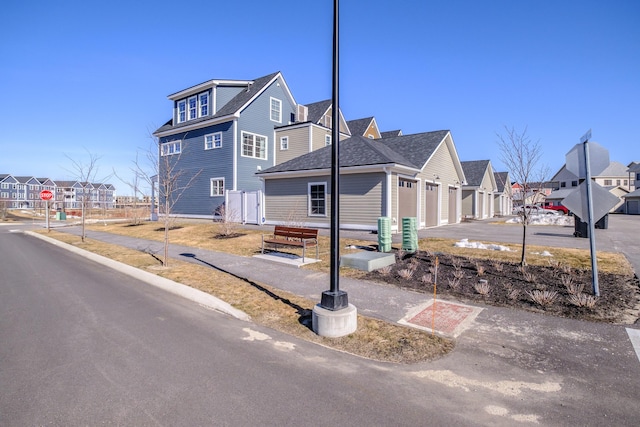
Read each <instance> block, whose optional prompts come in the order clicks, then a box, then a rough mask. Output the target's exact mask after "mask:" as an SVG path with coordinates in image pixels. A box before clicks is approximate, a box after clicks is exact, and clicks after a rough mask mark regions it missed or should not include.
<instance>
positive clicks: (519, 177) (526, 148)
mask: <svg viewBox="0 0 640 427" xmlns="http://www.w3.org/2000/svg"><path fill="white" fill-rule="evenodd" d="M496 135H497V137H498V141H497V143H498V146H499V147H500V160H501V161H502V162H503V163H504V165H505V166H506V167H507V168H508V169H509V173H510V175H511V178H512V179H513V180H514V181H515V182H516V183H518V184H519V185H520V186H521V193H520V194H521V199H520V200H521V202H522V209H520V210H518V215H520V218H521V220H522V221H521V222H522V255H521V257H520V265H522V266H525V265H527V258H526V246H527V226H528V225H529V223H530V221H531V215H532V213H533V212H532V210H533V209H532V207H531V206H533V205H535V204H536V203H539V202H542V198H543V197H544V196H543V194H544V193H543V187H544V182H545V181H546V179H547V177H546V176H547V175H548V170H549V169H548V167H546V166H544V165H539V162H540V159H541V157H542V149H541V147H540V144H539V141H532V140H531V138H529V136H528V135H527V128H526V127H525V129H524V130H523V131H522V132H518V131H516V130H515V129H514V128H508V127H506V126H505V133H504V134H500V133H496ZM514 202H515V200H514Z"/></svg>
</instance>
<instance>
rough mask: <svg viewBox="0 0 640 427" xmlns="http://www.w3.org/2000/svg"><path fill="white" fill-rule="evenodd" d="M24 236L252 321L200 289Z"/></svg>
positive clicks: (56, 241) (64, 246)
mask: <svg viewBox="0 0 640 427" xmlns="http://www.w3.org/2000/svg"><path fill="white" fill-rule="evenodd" d="M24 234H27V235H29V236H33V237H36V238H38V239H41V240H44V241H45V242H47V243H50V244H52V245H55V246H58V247H60V248H63V249H66V250H68V251H70V252H73V253H75V254H78V255H80V256H83V257H85V258H87V259H90V260H91V261H94V262H97V263H99V264H102V265H104V266H106V267H109V268H113V269H114V270H117V271H119V272H121V273H124V274H127V275H129V276H131V277H134V278H136V279H138V280H140V281H143V282H145V283H147V284H149V285H152V286H155V287H157V288H160V289H163V290H165V291H167V292H171V293H172V294H175V295H178V296H181V297H183V298H186V299H188V300H190V301H193V302H195V303H197V304H200V305H202V306H204V307H207V308H210V309H213V310H216V311H219V312H221V313H225V314H228V315H230V316H233V317H235V318H236V319H239V320H244V321H247V322H249V321H251V318H250V317H249V315H248V314H247V313H245V312H244V311H242V310H238V309H237V308H234V307H232V306H231V305H230V304H229V303H227V302H225V301H222V300H221V299H219V298H216V297H214V296H213V295H210V294H207V293H205V292H202V291H200V290H198V289H195V288H192V287H190V286H187V285H183V284H182V283H178V282H174V281H173V280H169V279H165V278H164V277H160V276H157V275H155V274H153V273H149V272H146V271H144V270H140V269H138V268H135V267H131V266H130V265H127V264H123V263H121V262H118V261H114V260H112V259H110V258H107V257H103V256H102V255H98V254H94V253H93V252H89V251H85V250H84V249H80V248H77V247H75V246H73V245H69V244H67V243H64V242H61V241H59V240H56V239H52V238H51V237H47V236H44V235H42V234H40V233H34V232H33V231H24Z"/></svg>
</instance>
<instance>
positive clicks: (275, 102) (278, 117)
mask: <svg viewBox="0 0 640 427" xmlns="http://www.w3.org/2000/svg"><path fill="white" fill-rule="evenodd" d="M271 121H273V122H278V123H282V101H280V100H279V99H277V98H271Z"/></svg>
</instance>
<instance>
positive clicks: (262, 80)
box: [154, 71, 295, 135]
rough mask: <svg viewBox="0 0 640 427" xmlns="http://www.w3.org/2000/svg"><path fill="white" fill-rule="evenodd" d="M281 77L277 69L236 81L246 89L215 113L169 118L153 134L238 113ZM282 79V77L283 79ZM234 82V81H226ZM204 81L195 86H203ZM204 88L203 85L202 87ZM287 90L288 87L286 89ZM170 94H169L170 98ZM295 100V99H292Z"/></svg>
mask: <svg viewBox="0 0 640 427" xmlns="http://www.w3.org/2000/svg"><path fill="white" fill-rule="evenodd" d="M278 77H282V75H281V74H280V72H279V71H277V72H275V73H271V74H269V75H266V76H263V77H259V78H257V79H255V80H251V81H248V82H244V81H237V83H238V84H240V83H243V84H246V86H247V89H245V90H241V91H240V93H238V94H237V95H236V96H234V97H233V98H231V100H229V102H227V103H226V104H224V105H223V106H221V107H220V109H218V111H216V112H215V114H213V115H211V116H206V117H200V118H198V119H193V120H187V121H184V122H182V123H176V124H174V123H173V118H172V119H170V120H169V121H168V122H167V123H165V124H164V125H162V126H161V127H160V128H159V129H157V130H156V131H155V132H154V135H156V134H160V133H163V132H166V131H172V130H178V129H180V128H183V127H190V126H193V125H195V124H198V123H202V122H208V121H215V120H216V119H221V118H225V117H229V116H233V115H236V114H239V113H240V112H241V111H242V110H243V109H244V108H245V107H246V106H247V105H249V104H250V103H251V101H253V100H254V99H255V98H256V97H258V95H260V93H262V92H263V91H264V90H265V89H266V88H267V87H268V86H269V85H270V84H271V83H272V82H273V81H274V80H275V79H276V78H278ZM283 80H284V79H283ZM216 82H217V81H215V80H211V81H210V82H206V83H211V84H212V85H213V84H216ZM229 82H234V81H226V83H229ZM206 83H203V84H201V85H197V86H204V85H205V84H206ZM203 90H204V87H203ZM287 92H288V89H287ZM171 96H172V95H169V97H170V98H171ZM292 100H293V97H292ZM294 102H295V101H294Z"/></svg>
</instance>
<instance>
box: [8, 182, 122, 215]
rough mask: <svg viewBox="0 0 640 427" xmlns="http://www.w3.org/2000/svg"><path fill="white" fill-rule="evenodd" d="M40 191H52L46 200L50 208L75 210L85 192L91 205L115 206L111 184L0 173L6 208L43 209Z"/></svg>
mask: <svg viewBox="0 0 640 427" xmlns="http://www.w3.org/2000/svg"><path fill="white" fill-rule="evenodd" d="M43 190H49V191H51V192H52V193H53V194H54V197H53V200H52V201H51V202H50V203H49V207H50V208H51V209H57V208H60V209H65V208H68V209H79V208H80V207H81V202H80V201H81V200H82V196H83V194H85V192H86V197H87V200H91V203H90V205H89V206H90V207H91V208H102V209H113V208H114V206H115V203H114V202H115V197H116V195H115V194H116V189H115V187H114V186H113V185H112V184H92V183H85V184H84V186H83V185H82V184H81V183H79V182H78V181H53V180H52V179H50V178H35V177H30V176H15V177H14V176H12V175H9V174H0V202H2V203H4V204H5V206H6V207H8V208H14V209H15V208H20V209H34V208H37V209H42V208H45V207H46V205H47V204H46V202H45V201H43V200H42V199H40V192H41V191H43Z"/></svg>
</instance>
